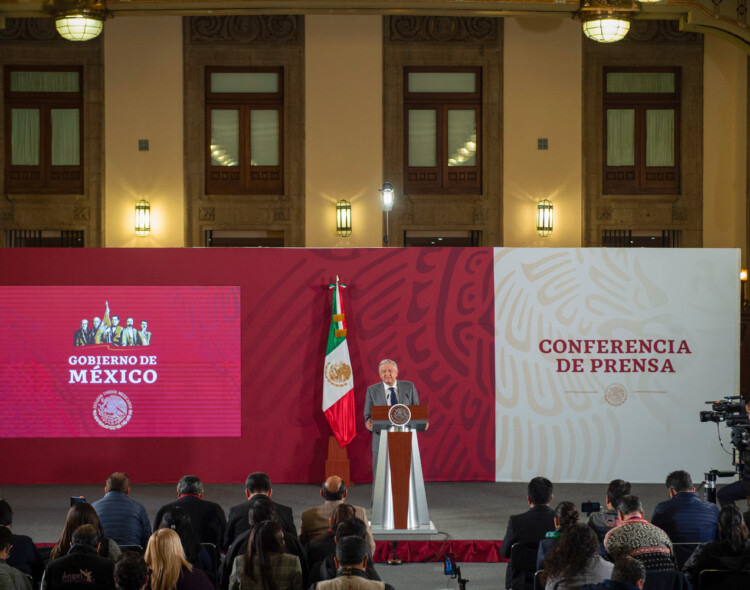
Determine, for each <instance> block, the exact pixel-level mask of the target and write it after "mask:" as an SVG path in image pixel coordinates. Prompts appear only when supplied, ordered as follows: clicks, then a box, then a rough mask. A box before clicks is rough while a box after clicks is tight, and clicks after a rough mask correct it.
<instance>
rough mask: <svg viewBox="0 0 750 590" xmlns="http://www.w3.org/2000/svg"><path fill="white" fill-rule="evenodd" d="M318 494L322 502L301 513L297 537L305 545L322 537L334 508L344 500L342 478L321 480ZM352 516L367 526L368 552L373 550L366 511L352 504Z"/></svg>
mask: <svg viewBox="0 0 750 590" xmlns="http://www.w3.org/2000/svg"><path fill="white" fill-rule="evenodd" d="M320 495H321V497H322V498H323V504H321V505H320V506H315V507H314V508H308V509H307V510H305V511H304V512H303V513H302V524H301V525H300V529H299V538H300V541H302V542H303V543H304V544H305V545H307V544H309V543H310V541H314V540H316V539H320V538H321V537H324V536H325V534H326V533H327V532H328V529H329V528H330V527H331V517H332V516H333V512H334V510H336V507H337V506H338V505H339V504H343V503H344V500H346V495H347V491H346V486H345V485H344V480H343V479H341V478H340V477H339V476H338V475H332V476H331V477H329V478H328V479H326V480H325V482H323V486H322V487H321V488H320ZM353 508H354V516H356V517H357V518H359V519H360V520H361V521H362V522H364V523H365V526H366V527H367V545H368V547H369V548H370V552H371V553H374V552H375V539H373V536H372V531H371V530H370V524H369V522H368V521H367V512H366V511H365V509H364V508H362V507H361V506H353Z"/></svg>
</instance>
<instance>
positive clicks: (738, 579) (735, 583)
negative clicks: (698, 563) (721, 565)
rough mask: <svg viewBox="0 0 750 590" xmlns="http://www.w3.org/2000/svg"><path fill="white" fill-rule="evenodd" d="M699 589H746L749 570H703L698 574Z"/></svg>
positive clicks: (748, 580)
mask: <svg viewBox="0 0 750 590" xmlns="http://www.w3.org/2000/svg"><path fill="white" fill-rule="evenodd" d="M698 588H699V589H700V590H747V588H750V571H741V572H734V571H732V570H703V571H702V572H701V573H700V575H699V576H698Z"/></svg>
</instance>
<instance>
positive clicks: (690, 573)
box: [682, 504, 750, 590]
mask: <svg viewBox="0 0 750 590" xmlns="http://www.w3.org/2000/svg"><path fill="white" fill-rule="evenodd" d="M718 528H719V538H718V540H716V541H714V542H712V543H704V544H703V545H700V546H699V547H698V548H697V549H696V550H695V552H694V553H693V554H692V555H691V556H690V559H688V560H687V561H686V562H685V565H683V566H682V569H683V571H684V572H685V577H686V578H687V579H688V581H689V582H690V583H691V584H692V586H693V588H694V590H699V589H700V573H701V572H702V571H703V570H714V569H715V570H731V571H734V572H739V571H744V570H750V540H748V537H750V533H749V532H748V528H747V525H746V524H745V521H744V519H743V517H742V512H740V509H739V508H737V506H735V505H734V504H729V505H727V506H724V507H723V508H722V509H721V511H720V512H719V527H718Z"/></svg>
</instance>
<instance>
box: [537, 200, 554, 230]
mask: <svg viewBox="0 0 750 590" xmlns="http://www.w3.org/2000/svg"><path fill="white" fill-rule="evenodd" d="M553 209H554V207H553V206H552V203H550V202H549V201H548V200H547V199H544V200H542V201H539V204H538V205H537V207H536V231H537V233H538V234H539V235H540V236H542V237H543V238H546V237H547V236H548V235H550V234H551V233H552V230H553V223H552V211H553Z"/></svg>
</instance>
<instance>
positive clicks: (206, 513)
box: [154, 496, 227, 550]
mask: <svg viewBox="0 0 750 590" xmlns="http://www.w3.org/2000/svg"><path fill="white" fill-rule="evenodd" d="M175 506H179V507H180V508H182V509H183V510H185V512H187V513H188V515H189V516H190V522H191V523H192V524H193V530H194V531H195V536H196V538H197V539H198V541H199V542H200V543H213V544H214V545H216V547H217V548H218V549H219V550H221V547H222V545H221V544H222V543H223V541H224V534H225V533H226V530H227V519H226V517H225V516H224V509H223V508H222V507H221V506H219V505H218V504H217V503H216V502H209V501H208V500H204V499H202V498H199V497H198V496H182V497H181V498H179V499H177V500H175V501H174V502H170V503H169V504H165V505H164V506H162V507H161V508H159V512H157V513H156V518H155V519H154V530H156V529H157V528H158V527H159V523H160V522H161V519H162V517H163V516H164V513H165V512H166V511H167V510H169V509H170V508H173V507H175Z"/></svg>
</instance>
